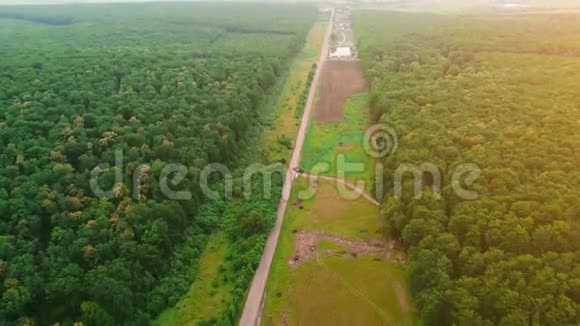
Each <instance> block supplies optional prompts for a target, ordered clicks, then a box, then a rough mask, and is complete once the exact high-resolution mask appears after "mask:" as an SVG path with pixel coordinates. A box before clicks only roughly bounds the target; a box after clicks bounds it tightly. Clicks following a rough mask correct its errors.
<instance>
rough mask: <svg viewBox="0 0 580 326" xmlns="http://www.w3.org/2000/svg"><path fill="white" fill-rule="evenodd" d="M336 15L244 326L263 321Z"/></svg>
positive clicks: (311, 92) (297, 138)
mask: <svg viewBox="0 0 580 326" xmlns="http://www.w3.org/2000/svg"><path fill="white" fill-rule="evenodd" d="M333 18H334V11H333V12H332V13H331V15H330V20H329V23H328V27H327V29H326V35H325V36H324V43H323V46H322V50H321V51H320V58H319V59H318V63H317V65H318V66H317V69H316V72H315V73H314V77H313V79H312V85H311V86H310V91H309V93H308V100H307V101H306V105H305V107H304V115H303V116H302V122H301V124H300V129H299V130H298V135H297V136H296V141H295V142H294V143H295V146H294V152H293V153H292V159H291V161H290V166H289V168H288V172H287V173H286V180H285V181H284V187H283V188H282V198H281V199H280V205H279V206H278V212H277V213H276V223H275V224H274V227H273V228H272V231H270V235H269V236H268V241H267V242H266V247H265V248H264V253H263V255H262V259H261V260H260V265H258V268H257V269H256V273H255V274H254V279H253V280H252V285H251V286H250V291H249V292H248V296H247V298H246V304H245V305H244V311H243V312H242V317H241V318H240V325H242V326H254V325H259V324H260V319H261V316H262V309H263V301H264V300H263V299H264V290H265V289H266V282H267V281H268V274H269V273H270V267H271V266H272V259H273V258H274V253H275V252H276V245H277V244H278V238H279V237H280V229H281V228H282V222H283V221H284V213H285V212H286V206H287V205H288V199H289V198H290V193H291V191H292V183H293V182H294V177H295V174H296V172H295V171H294V167H297V166H299V163H300V155H301V152H302V145H303V144H304V138H305V136H306V130H307V129H308V123H309V121H310V116H311V111H312V106H313V103H314V98H315V96H316V89H317V88H318V80H319V79H320V72H321V70H322V66H323V65H324V62H325V61H326V58H327V56H328V46H329V41H330V34H331V32H332V21H333Z"/></svg>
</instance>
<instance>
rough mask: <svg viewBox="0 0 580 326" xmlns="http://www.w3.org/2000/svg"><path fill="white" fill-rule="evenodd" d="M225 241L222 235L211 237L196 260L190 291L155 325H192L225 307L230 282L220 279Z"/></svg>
mask: <svg viewBox="0 0 580 326" xmlns="http://www.w3.org/2000/svg"><path fill="white" fill-rule="evenodd" d="M227 247H228V240H227V237H226V235H225V234H224V233H222V232H218V233H216V234H214V235H212V236H211V237H210V239H209V241H208V244H207V246H206V248H205V251H204V252H203V254H202V256H201V257H200V259H199V266H200V268H199V271H198V273H197V277H196V279H195V281H194V282H193V284H192V285H191V288H190V290H189V292H188V293H187V294H186V295H185V296H184V297H183V298H181V300H179V302H178V303H177V304H176V305H175V306H174V307H171V308H169V309H166V310H165V311H164V312H163V313H162V314H161V315H160V316H159V317H158V318H157V320H156V321H155V323H154V324H155V325H195V324H196V323H197V322H199V321H202V320H206V319H207V318H208V317H210V316H217V315H218V314H219V313H220V312H221V309H222V307H223V306H227V305H228V302H229V296H230V292H231V287H232V286H233V285H232V284H231V283H227V282H223V280H221V279H219V275H220V274H221V273H219V270H220V268H222V263H223V262H224V259H225V255H226V249H227Z"/></svg>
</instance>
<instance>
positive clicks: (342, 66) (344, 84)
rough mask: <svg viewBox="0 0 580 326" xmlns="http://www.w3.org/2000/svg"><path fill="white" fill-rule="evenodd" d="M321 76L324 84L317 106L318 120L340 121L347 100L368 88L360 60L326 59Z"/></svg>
mask: <svg viewBox="0 0 580 326" xmlns="http://www.w3.org/2000/svg"><path fill="white" fill-rule="evenodd" d="M321 77H322V80H321V84H322V86H321V90H320V99H319V101H318V105H317V106H316V121H318V122H336V121H340V120H342V111H343V108H344V103H346V100H347V99H348V98H349V97H351V96H352V95H355V94H357V93H360V92H362V91H364V90H365V89H366V82H365V80H364V77H363V74H362V68H361V65H360V62H359V61H354V60H353V61H340V60H336V61H326V63H325V64H324V67H323V68H322V76H321Z"/></svg>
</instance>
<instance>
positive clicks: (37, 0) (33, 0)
mask: <svg viewBox="0 0 580 326" xmlns="http://www.w3.org/2000/svg"><path fill="white" fill-rule="evenodd" d="M147 1H149V2H151V1H157V2H162V1H165V0H0V5H32V4H56V3H95V2H147ZM167 1H170V0H167ZM177 1H180V0H177ZM172 2H175V0H172Z"/></svg>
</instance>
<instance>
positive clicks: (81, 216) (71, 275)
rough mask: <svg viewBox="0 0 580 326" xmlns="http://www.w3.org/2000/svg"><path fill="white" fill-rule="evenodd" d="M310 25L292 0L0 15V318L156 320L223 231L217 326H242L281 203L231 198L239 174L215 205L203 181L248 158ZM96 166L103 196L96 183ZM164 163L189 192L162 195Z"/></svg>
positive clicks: (6, 11)
mask: <svg viewBox="0 0 580 326" xmlns="http://www.w3.org/2000/svg"><path fill="white" fill-rule="evenodd" d="M315 18H316V12H315V10H314V8H312V7H306V6H294V5H265V4H260V5H257V4H244V5H234V4H171V5H162V4H139V5H121V4H119V5H83V6H80V5H71V6H47V7H26V8H25V7H1V8H0V57H1V58H2V59H1V60H0V324H1V325H12V324H38V325H48V324H53V323H56V322H58V323H61V324H62V325H72V324H73V323H75V322H82V323H83V324H84V325H114V324H117V325H121V324H125V325H130V324H131V325H133V324H134V325H146V324H149V323H150V320H151V318H153V317H155V316H156V315H157V314H158V313H159V312H160V311H161V310H162V309H163V308H165V307H167V306H170V305H172V304H174V303H175V302H176V301H177V300H178V299H179V297H180V296H181V295H182V294H183V293H184V292H185V291H186V290H187V289H188V287H189V284H190V283H191V280H192V279H193V277H194V274H195V271H196V259H197V257H198V256H199V254H200V252H201V251H202V250H203V248H204V245H205V243H206V241H207V237H208V235H209V234H210V233H212V232H213V231H215V230H216V229H217V228H223V229H224V230H225V231H226V232H227V233H228V235H229V236H230V240H231V243H232V245H231V246H230V249H229V253H228V259H229V265H230V266H231V268H232V270H235V271H236V273H235V275H234V276H232V279H233V280H232V281H233V282H235V284H236V287H235V289H234V295H233V299H232V303H231V305H230V309H229V310H228V311H227V312H224V316H223V317H222V322H223V323H225V324H231V323H235V320H236V318H237V314H238V313H239V311H238V310H239V306H240V305H241V303H242V302H241V301H242V300H243V296H244V292H245V289H246V287H247V285H248V283H249V282H250V280H251V275H252V273H253V269H254V268H255V266H256V265H257V263H258V261H259V257H260V254H261V250H262V247H263V243H264V240H265V238H266V234H267V231H268V229H269V227H270V226H271V224H272V222H273V216H274V213H275V207H276V204H275V203H277V200H278V197H276V196H274V197H273V198H271V199H269V200H266V201H264V200H262V199H261V198H262V197H263V196H260V193H259V192H255V193H253V194H252V196H253V198H252V199H250V200H247V201H244V202H241V201H239V200H236V199H235V198H236V197H237V196H241V195H240V193H241V190H240V189H239V187H238V183H239V178H238V177H236V178H235V180H236V186H235V187H234V200H233V201H231V202H230V203H229V204H228V203H226V202H224V200H223V198H221V199H214V200H211V201H208V200H206V199H205V198H204V196H203V195H202V192H201V190H200V188H199V179H200V173H201V171H202V169H203V168H204V167H205V166H206V165H207V164H208V163H223V164H226V165H227V166H228V167H229V168H230V169H231V170H232V171H236V168H237V167H239V166H241V165H242V164H244V163H245V162H247V161H248V160H250V159H251V158H253V157H254V156H253V155H254V152H255V150H254V149H253V148H254V147H256V145H255V140H256V139H257V137H258V135H259V133H260V131H261V130H262V128H263V126H264V125H265V124H267V123H268V117H270V116H272V113H271V112H270V110H271V105H270V104H271V102H272V101H271V100H270V99H271V98H272V97H275V96H276V95H277V94H276V92H277V87H276V85H277V81H279V80H280V79H281V78H283V76H284V74H285V71H286V69H287V66H288V64H289V62H290V61H291V60H292V58H293V56H294V55H295V54H296V53H297V51H298V50H299V49H300V48H301V46H302V44H303V42H304V37H305V34H306V32H307V30H308V29H309V28H310V26H311V24H312V22H313V21H314V19H315ZM119 151H120V152H122V153H123V162H122V165H121V166H119V167H115V161H116V160H115V153H116V152H119ZM102 163H107V164H109V167H108V168H107V167H103V168H102V171H101V173H100V174H99V178H98V180H97V181H98V184H99V185H100V186H101V187H102V188H103V189H114V192H113V194H114V196H112V198H98V197H97V196H95V194H94V193H93V191H92V190H91V185H90V177H91V171H92V170H93V169H94V168H95V167H96V166H97V165H99V164H102ZM169 163H181V164H184V165H186V166H187V167H188V170H187V174H186V177H185V178H184V180H182V181H181V182H179V183H178V184H177V185H174V187H172V189H176V190H188V191H190V192H191V193H192V194H193V195H192V198H191V199H189V200H180V201H173V200H168V199H167V198H166V197H165V196H164V195H163V193H162V191H161V189H160V184H159V180H160V173H161V171H162V169H163V168H164V167H165V166H166V165H167V164H169ZM139 165H144V168H142V169H143V171H145V172H144V174H143V176H142V177H141V178H140V179H139V180H137V182H135V183H134V182H132V175H133V172H134V171H135V170H136V169H137V168H138V166H139ZM116 173H120V174H121V175H122V176H123V182H121V183H118V180H117V181H116V180H115V178H114V176H115V174H116ZM238 174H239V173H237V172H235V173H234V175H235V176H237V175H238ZM214 177H215V179H216V180H215V182H216V187H217V188H218V189H219V188H220V184H221V183H220V180H221V179H219V176H214ZM116 182H117V183H116ZM281 182H282V180H281V177H278V179H276V180H275V185H277V186H278V187H279V186H280V184H281ZM222 187H223V184H222ZM256 188H260V187H256ZM133 192H135V193H136V195H135V194H134V193H133ZM274 193H275V192H274ZM254 197H255V198H254ZM214 321H215V320H214Z"/></svg>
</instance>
